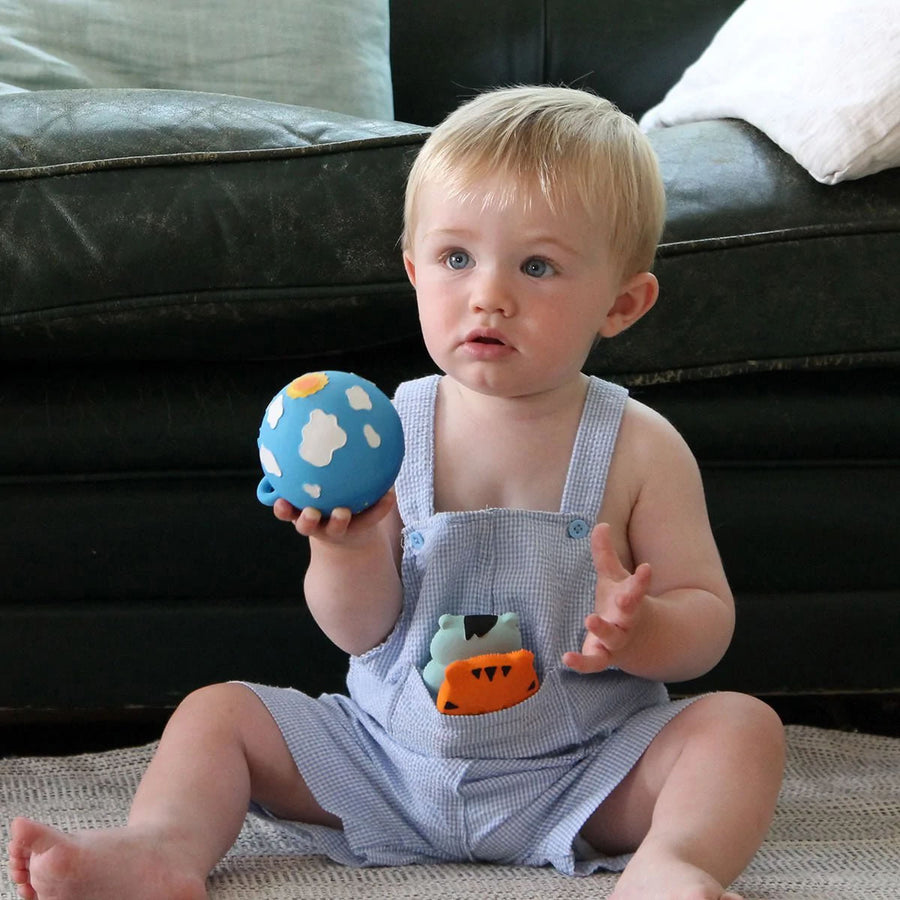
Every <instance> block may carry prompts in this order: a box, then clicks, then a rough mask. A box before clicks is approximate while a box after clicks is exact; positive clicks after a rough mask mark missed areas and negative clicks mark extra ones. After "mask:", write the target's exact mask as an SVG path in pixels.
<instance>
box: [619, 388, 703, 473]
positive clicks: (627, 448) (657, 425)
mask: <svg viewBox="0 0 900 900" xmlns="http://www.w3.org/2000/svg"><path fill="white" fill-rule="evenodd" d="M618 451H621V452H618ZM617 455H618V456H619V457H621V458H622V459H623V460H624V461H627V462H628V464H629V466H630V468H632V469H633V471H632V473H631V474H632V476H633V477H653V476H660V475H664V474H665V473H666V472H667V471H669V470H670V469H671V468H675V469H684V470H694V471H695V470H696V468H697V463H696V461H695V459H694V454H693V453H692V452H691V449H690V447H688V445H687V442H686V441H685V439H684V438H683V437H682V436H681V434H680V433H679V431H678V429H676V428H675V426H674V425H672V423H671V422H669V420H668V419H666V418H665V417H664V416H662V415H660V414H659V413H658V412H656V411H655V410H653V409H651V408H650V407H649V406H647V405H645V404H644V403H641V402H640V401H638V400H634V399H633V398H630V397H629V398H628V401H627V403H626V405H625V412H624V414H623V416H622V424H621V426H620V429H619V439H618V444H617Z"/></svg>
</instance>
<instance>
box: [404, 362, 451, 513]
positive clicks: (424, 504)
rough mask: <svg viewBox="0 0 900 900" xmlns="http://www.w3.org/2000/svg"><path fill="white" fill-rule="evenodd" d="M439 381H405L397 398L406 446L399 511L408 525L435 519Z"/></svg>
mask: <svg viewBox="0 0 900 900" xmlns="http://www.w3.org/2000/svg"><path fill="white" fill-rule="evenodd" d="M439 381H440V376H439V375H429V376H426V377H425V378H419V379H416V380H415V381H406V382H404V383H403V384H401V385H400V387H398V388H397V393H396V394H395V395H394V406H395V407H396V408H397V412H398V413H399V414H400V421H401V422H402V423H403V440H404V443H405V446H406V450H405V454H404V457H403V465H402V466H401V467H400V474H399V475H398V476H397V483H396V490H397V507H398V509H399V511H400V517H401V518H402V519H403V522H404V524H406V525H411V524H413V523H415V522H423V521H424V520H426V519H429V518H431V516H433V515H434V410H435V402H436V399H437V388H438V382H439Z"/></svg>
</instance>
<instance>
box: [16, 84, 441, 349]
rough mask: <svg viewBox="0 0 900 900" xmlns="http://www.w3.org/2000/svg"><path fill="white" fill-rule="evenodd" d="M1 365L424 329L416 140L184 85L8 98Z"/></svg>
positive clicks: (323, 341)
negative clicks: (414, 279)
mask: <svg viewBox="0 0 900 900" xmlns="http://www.w3.org/2000/svg"><path fill="white" fill-rule="evenodd" d="M0 119H2V120H3V122H4V128H3V132H2V135H0V141H2V144H0V271H2V272H3V273H4V275H3V283H4V290H3V291H2V295H0V358H5V359H48V358H52V359H70V360H72V359H75V360H77V359H82V358H90V359H99V358H123V359H135V358H146V359H172V358H203V357H207V356H210V357H213V358H216V359H229V358H248V357H258V356H273V355H274V356H284V355H292V354H297V355H299V354H301V353H305V352H308V351H309V350H310V349H311V348H314V349H318V350H319V351H321V352H322V353H327V352H331V351H334V350H350V349H353V348H354V347H361V346H363V347H369V346H373V345H375V344H377V343H378V342H379V341H380V340H382V339H384V338H385V336H386V335H389V336H390V337H392V338H393V337H396V335H397V334H398V333H399V334H402V333H404V332H407V331H408V332H409V333H411V334H413V333H416V332H417V320H416V316H415V311H414V309H413V305H412V304H411V303H410V289H409V286H408V283H407V280H406V276H405V273H404V271H403V266H402V262H401V259H400V254H399V251H398V250H397V240H398V237H399V235H400V232H401V204H400V200H399V198H400V197H401V196H402V192H403V185H404V182H405V177H406V171H407V168H408V164H409V163H410V162H411V159H412V157H413V155H414V154H415V152H416V150H417V149H418V147H419V145H420V144H421V142H422V140H423V138H424V135H423V133H422V129H420V128H417V127H414V126H410V125H403V124H400V123H391V122H382V121H370V120H363V119H356V118H353V117H348V116H342V115H339V114H337V113H327V112H322V111H321V110H316V109H310V108H304V107H295V106H290V105H283V104H277V103H267V102H262V101H254V100H246V99H242V98H237V97H231V96H225V95H214V94H202V93H194V92H181V91H155V90H126V89H123V90H96V91H95V90H84V91H44V92H34V93H20V94H11V95H6V96H2V97H0Z"/></svg>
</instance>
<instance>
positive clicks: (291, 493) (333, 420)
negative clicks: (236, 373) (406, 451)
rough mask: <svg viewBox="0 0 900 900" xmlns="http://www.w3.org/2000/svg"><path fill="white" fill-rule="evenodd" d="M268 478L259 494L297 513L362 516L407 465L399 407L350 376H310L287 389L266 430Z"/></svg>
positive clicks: (263, 456)
mask: <svg viewBox="0 0 900 900" xmlns="http://www.w3.org/2000/svg"><path fill="white" fill-rule="evenodd" d="M257 446H258V448H259V460H260V463H261V464H262V468H263V473H264V476H263V478H262V480H261V481H260V482H259V487H258V488H257V489H256V496H257V497H258V498H259V500H260V502H261V503H264V504H265V505H266V506H273V505H274V504H275V501H276V500H277V499H278V498H279V497H283V498H284V499H285V500H287V501H288V502H289V503H291V504H292V505H293V506H295V507H296V508H297V509H302V508H303V507H305V506H313V507H315V508H316V509H318V510H320V511H321V512H322V513H323V514H324V515H330V513H331V512H332V510H334V509H336V508H337V507H339V506H346V507H347V508H349V509H350V511H351V512H353V513H359V512H362V511H363V510H364V509H366V508H367V507H369V506H371V505H372V504H373V503H375V502H377V501H378V500H379V499H380V498H381V497H383V496H384V495H385V494H386V493H387V492H388V490H390V488H391V486H392V485H393V483H394V481H395V480H396V478H397V473H398V472H399V471H400V464H401V462H402V461H403V428H402V426H401V424H400V417H399V416H398V415H397V411H396V410H395V409H394V405H393V403H391V401H390V400H389V399H388V398H387V397H386V396H385V395H384V394H383V393H382V392H381V391H380V390H379V389H378V388H377V387H375V385H374V384H372V382H371V381H366V379H365V378H360V377H359V376H358V375H353V374H351V373H349V372H308V373H307V374H306V375H301V376H300V377H299V378H295V379H294V380H293V381H292V382H291V383H290V384H288V385H285V387H283V388H282V389H281V390H280V391H279V392H278V393H277V394H276V395H275V396H274V397H273V398H272V401H271V403H269V405H268V407H267V408H266V414H265V415H264V416H263V420H262V424H261V425H260V428H259V439H258V440H257Z"/></svg>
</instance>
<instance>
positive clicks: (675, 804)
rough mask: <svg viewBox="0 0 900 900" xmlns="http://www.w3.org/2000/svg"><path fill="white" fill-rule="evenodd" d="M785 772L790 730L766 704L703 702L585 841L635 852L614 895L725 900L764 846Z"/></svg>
mask: <svg viewBox="0 0 900 900" xmlns="http://www.w3.org/2000/svg"><path fill="white" fill-rule="evenodd" d="M783 769H784V734H783V730H782V727H781V722H780V721H779V720H778V717H777V716H776V715H775V713H774V712H772V711H771V710H770V709H769V708H768V707H767V706H766V705H765V704H763V703H761V702H759V701H757V700H754V699H753V698H752V697H746V696H743V695H741V694H725V693H723V694H713V695H711V696H709V697H704V698H702V699H700V700H698V701H696V702H695V703H694V704H692V705H691V706H689V707H688V708H687V709H686V710H684V711H683V712H682V713H680V714H679V715H678V716H676V718H675V719H673V720H672V721H671V722H670V723H669V724H668V725H667V726H666V727H665V728H664V729H663V730H662V731H661V732H660V733H659V734H658V735H657V737H656V739H655V740H654V741H653V743H652V744H651V745H650V747H649V748H648V749H647V751H646V753H645V754H644V756H643V757H642V758H641V760H640V761H639V762H638V764H637V765H636V766H635V768H634V769H633V770H632V772H631V773H630V774H629V776H628V777H627V778H626V779H625V781H623V782H622V784H621V785H619V787H618V788H616V790H615V791H614V792H613V793H612V794H611V795H610V797H609V798H608V799H607V801H606V802H605V803H604V804H603V805H602V806H601V807H600V808H599V809H598V810H597V812H596V813H594V815H593V816H592V817H591V818H590V819H589V820H588V822H587V823H586V824H585V827H584V829H583V830H582V835H583V836H584V837H585V838H586V839H587V841H588V842H589V843H591V844H592V845H593V846H595V847H597V848H598V849H601V850H603V851H606V852H611V853H623V852H627V851H629V850H633V849H634V848H635V847H637V848H638V849H637V851H636V852H635V854H634V856H633V857H632V859H631V862H630V863H629V864H628V866H627V867H626V869H625V871H624V872H623V873H622V876H621V877H620V879H619V882H618V884H617V885H616V890H615V892H614V894H613V897H614V898H615V900H626V898H648V897H652V898H654V900H662V898H671V900H675V898H679V900H719V898H735V897H737V895H736V894H732V893H727V892H726V891H725V888H727V886H728V885H729V884H731V882H732V881H733V880H734V879H735V878H737V876H738V875H739V874H740V873H741V872H742V871H743V870H744V868H745V867H746V866H747V864H748V863H749V862H750V860H751V859H752V857H753V855H754V854H755V853H756V851H757V850H758V849H759V846H760V844H761V843H762V841H763V838H764V837H765V834H766V831H767V830H768V827H769V824H770V822H771V818H772V813H773V812H774V809H775V802H776V800H777V797H778V791H779V788H780V786H781V778H782V774H783Z"/></svg>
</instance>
